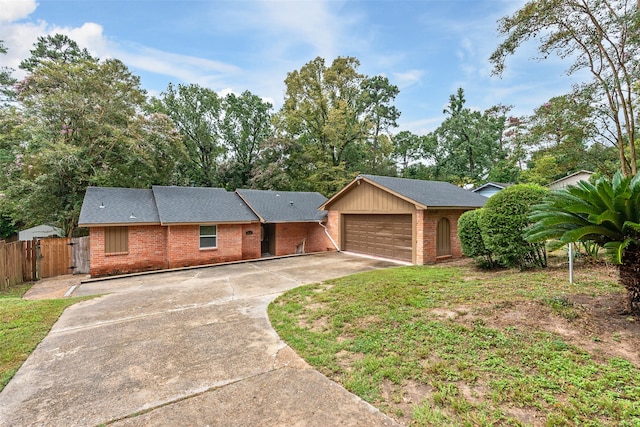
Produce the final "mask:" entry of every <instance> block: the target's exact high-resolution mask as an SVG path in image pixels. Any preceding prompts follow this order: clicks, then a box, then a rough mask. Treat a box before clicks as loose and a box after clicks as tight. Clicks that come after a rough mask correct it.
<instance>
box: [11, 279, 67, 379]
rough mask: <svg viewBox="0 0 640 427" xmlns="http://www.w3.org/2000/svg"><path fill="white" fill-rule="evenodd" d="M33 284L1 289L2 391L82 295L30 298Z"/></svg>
mask: <svg viewBox="0 0 640 427" xmlns="http://www.w3.org/2000/svg"><path fill="white" fill-rule="evenodd" d="M30 287H31V284H25V285H19V286H14V287H11V288H9V290H7V291H0V391H2V389H4V387H5V386H6V385H7V384H8V383H9V381H10V380H11V378H12V377H13V375H14V374H15V373H16V371H17V370H18V369H19V368H20V366H21V365H22V363H24V361H25V360H26V359H27V357H29V354H31V352H32V351H33V350H34V349H35V348H36V346H37V345H38V343H40V341H42V339H43V338H44V337H45V336H46V335H47V334H48V333H49V330H51V327H52V326H53V324H54V323H55V322H56V320H58V318H59V317H60V315H61V314H62V312H63V311H64V309H65V308H67V307H69V306H70V305H72V304H75V303H76V302H78V300H79V299H78V298H69V299H51V300H39V301H27V300H23V299H22V295H23V294H24V293H25V292H26V291H27V290H28V289H29V288H30Z"/></svg>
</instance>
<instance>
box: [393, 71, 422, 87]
mask: <svg viewBox="0 0 640 427" xmlns="http://www.w3.org/2000/svg"><path fill="white" fill-rule="evenodd" d="M422 76H424V71H423V70H407V71H403V72H396V73H393V82H391V83H393V84H395V85H397V86H398V87H399V88H400V89H405V88H408V87H409V86H413V85H415V84H417V83H420V80H421V79H422Z"/></svg>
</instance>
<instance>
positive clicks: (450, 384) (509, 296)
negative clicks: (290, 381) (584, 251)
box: [269, 266, 640, 426]
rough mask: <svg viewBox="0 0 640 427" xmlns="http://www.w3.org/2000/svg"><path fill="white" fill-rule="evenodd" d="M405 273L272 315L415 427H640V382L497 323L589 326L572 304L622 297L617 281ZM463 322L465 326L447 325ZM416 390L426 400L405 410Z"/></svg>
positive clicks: (372, 276) (287, 333)
mask: <svg viewBox="0 0 640 427" xmlns="http://www.w3.org/2000/svg"><path fill="white" fill-rule="evenodd" d="M567 282H568V280H567V277H566V275H563V274H554V272H553V271H551V272H550V271H532V272H514V271H500V272H496V273H493V274H486V273H478V272H475V271H473V270H472V269H467V268H450V267H420V266H414V267H406V268H405V267H403V268H394V269H389V270H380V271H373V272H368V273H363V274H357V275H354V276H350V277H346V278H342V279H337V280H333V281H329V282H325V283H322V284H315V285H309V286H304V287H300V288H297V289H294V290H292V291H289V292H288V293H286V294H285V295H283V296H281V297H280V298H278V299H277V300H276V301H274V302H273V303H272V304H271V305H270V307H269V316H270V319H271V322H272V324H273V326H274V327H275V329H276V330H277V332H278V333H279V334H280V336H281V337H282V338H283V339H284V340H285V341H287V342H288V343H289V345H291V347H293V348H294V349H295V350H296V351H297V352H298V354H299V355H300V356H301V357H303V358H304V359H305V360H307V362H309V363H310V364H311V365H312V366H314V367H315V368H317V369H318V370H320V371H321V372H323V373H324V374H326V375H327V376H329V377H330V378H332V379H334V380H335V381H338V382H340V383H341V384H343V385H344V386H345V388H347V389H348V390H349V391H351V392H353V393H355V394H357V395H358V396H360V397H362V398H363V399H364V400H366V401H368V402H370V403H372V404H374V405H376V406H378V407H379V408H381V409H382V410H383V411H385V412H387V413H388V414H389V415H391V416H395V417H400V418H402V417H404V418H402V419H401V420H402V421H403V422H408V423H410V424H411V425H418V426H421V425H455V426H457V425H469V426H475V425H487V426H489V425H496V424H497V425H549V426H559V425H566V426H574V425H575V426H577V425H581V426H582V425H585V426H601V425H604V426H614V425H615V426H640V370H639V369H638V368H637V367H635V366H634V365H633V364H631V363H630V362H629V361H627V360H624V359H620V358H604V357H595V356H592V355H591V354H589V353H588V352H587V351H585V350H584V349H581V348H579V347H577V346H575V345H572V344H570V343H568V342H566V341H565V340H564V339H563V338H562V337H561V336H559V335H556V334H554V333H551V332H547V331H544V330H535V329H530V328H526V327H523V326H522V325H518V324H514V325H506V326H505V325H502V326H500V327H495V326H494V327H492V326H488V325H490V324H491V319H492V316H495V315H496V314H498V313H500V312H501V311H504V310H507V309H513V307H517V304H519V303H525V302H533V303H536V304H539V306H540V309H541V310H543V309H545V308H546V309H547V310H548V311H550V312H551V314H550V315H555V316H559V317H561V318H562V319H563V320H564V321H569V322H571V321H573V320H574V319H576V318H578V317H579V316H580V313H579V312H578V310H576V309H575V307H573V304H571V303H570V301H569V299H568V297H567V295H572V294H578V293H579V294H587V295H591V296H601V295H607V294H611V293H620V292H622V290H621V289H620V287H619V286H618V285H617V284H616V281H615V278H609V277H604V278H603V277H602V276H601V275H595V274H589V272H584V274H583V275H582V276H581V277H579V281H576V282H577V283H580V285H569V284H568V283H567ZM442 313H453V314H454V316H443V315H442ZM410 387H420V389H421V390H423V391H422V393H421V395H420V397H419V398H417V399H416V398H415V397H414V398H413V399H412V401H411V404H409V405H407V404H405V403H403V398H404V397H406V396H409V394H410V393H409V391H408V390H409V389H410Z"/></svg>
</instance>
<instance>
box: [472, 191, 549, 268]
mask: <svg viewBox="0 0 640 427" xmlns="http://www.w3.org/2000/svg"><path fill="white" fill-rule="evenodd" d="M547 192H548V190H546V189H545V188H543V187H540V186H537V185H533V184H519V185H513V186H511V187H507V188H505V189H504V190H502V191H500V192H499V193H497V194H495V195H494V196H492V197H490V198H489V200H487V203H486V204H485V206H484V209H483V212H482V215H480V217H479V219H478V224H479V226H480V229H481V233H482V240H483V242H484V245H485V247H486V248H487V250H488V251H490V252H491V253H492V254H494V256H495V258H496V261H497V262H498V263H500V264H502V265H505V266H507V267H520V268H523V267H528V266H545V265H546V256H545V252H544V245H542V244H539V243H529V242H528V241H526V240H525V239H524V233H525V230H526V228H527V227H528V226H529V224H530V221H529V217H528V216H529V212H530V210H531V207H532V206H533V205H536V204H537V203H539V202H540V201H541V200H542V198H543V197H544V196H545V195H546V194H547Z"/></svg>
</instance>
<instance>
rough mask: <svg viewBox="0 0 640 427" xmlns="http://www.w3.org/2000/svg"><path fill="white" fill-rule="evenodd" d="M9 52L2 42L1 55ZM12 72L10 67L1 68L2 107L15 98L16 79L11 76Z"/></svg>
mask: <svg viewBox="0 0 640 427" xmlns="http://www.w3.org/2000/svg"><path fill="white" fill-rule="evenodd" d="M7 52H8V51H7V48H6V47H5V45H4V41H3V40H0V55H6V54H7ZM12 71H13V70H12V69H11V68H9V67H5V66H1V67H0V107H1V106H3V105H4V104H6V103H7V102H8V101H9V100H11V99H13V98H14V96H15V92H14V90H13V85H14V84H15V82H16V79H14V78H13V77H12V76H11V72H12Z"/></svg>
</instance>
